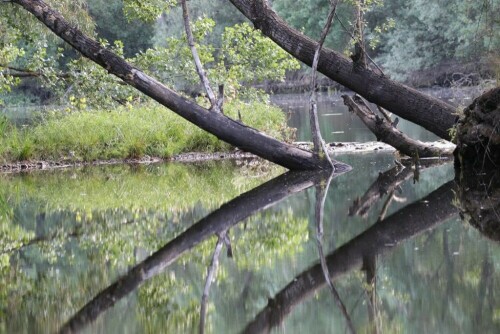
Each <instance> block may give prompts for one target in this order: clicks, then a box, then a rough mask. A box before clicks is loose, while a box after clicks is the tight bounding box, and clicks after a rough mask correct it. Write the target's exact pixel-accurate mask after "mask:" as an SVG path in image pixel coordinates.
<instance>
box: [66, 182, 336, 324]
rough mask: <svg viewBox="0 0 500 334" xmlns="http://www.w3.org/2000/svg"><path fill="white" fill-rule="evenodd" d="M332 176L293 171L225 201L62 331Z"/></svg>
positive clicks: (91, 317)
mask: <svg viewBox="0 0 500 334" xmlns="http://www.w3.org/2000/svg"><path fill="white" fill-rule="evenodd" d="M328 176H329V174H327V175H325V173H317V172H289V173H286V174H284V175H282V176H279V177H277V178H275V179H273V180H271V181H268V182H266V183H264V184H263V185H261V186H259V187H257V188H255V189H253V190H250V191H248V192H246V193H244V194H242V195H240V196H238V197H236V198H235V199H233V200H232V201H230V202H227V203H225V204H223V205H222V206H221V207H220V208H219V209H217V210H215V211H213V212H212V213H210V214H209V215H208V216H206V217H205V218H203V219H201V220H200V221H199V222H198V223H196V224H195V225H193V226H191V227H190V228H188V229H187V230H186V231H185V232H184V233H182V234H181V235H179V236H178V237H177V238H175V239H174V240H172V241H170V242H169V243H167V244H166V245H165V246H163V247H162V248H161V249H159V250H158V251H157V252H155V253H154V254H153V255H151V256H150V257H148V258H147V259H146V260H144V261H143V262H141V263H139V264H138V265H136V266H135V267H134V268H132V269H131V270H130V271H129V272H128V273H127V274H126V275H125V276H123V277H122V278H120V279H119V280H118V281H116V282H115V283H113V284H112V285H110V286H109V287H107V288H106V289H104V290H103V291H101V292H100V293H99V294H98V295H97V296H96V297H95V298H94V299H92V300H91V301H90V302H89V303H87V305H85V306H84V307H83V308H82V309H81V310H80V311H78V313H77V314H75V315H74V316H73V317H72V318H71V319H70V320H69V321H68V322H67V323H66V324H65V325H64V327H63V328H62V329H61V332H64V333H67V332H73V331H79V330H81V329H83V328H84V327H85V326H86V325H88V324H89V323H90V322H92V321H94V320H95V319H96V318H97V317H98V316H99V315H100V314H101V313H102V312H104V311H106V310H107V309H108V308H110V307H112V306H113V305H114V304H115V303H116V302H118V301H119V300H120V299H121V298H123V297H125V296H126V295H128V294H129V293H130V292H132V291H133V290H135V289H136V288H137V287H139V285H141V284H142V283H143V282H144V281H146V280H148V279H150V278H151V277H153V276H155V275H157V274H159V273H161V272H162V271H163V270H165V268H167V267H168V266H169V265H171V264H172V263H173V262H174V261H176V260H177V259H178V258H179V257H180V256H181V255H182V254H184V253H185V252H187V251H189V250H190V249H192V248H193V247H195V246H196V245H198V244H199V243H201V242H202V241H204V240H207V239H208V238H209V237H210V236H212V235H215V234H218V233H222V232H223V231H227V230H228V229H229V228H230V227H231V226H233V225H235V224H237V223H239V222H241V221H242V220H244V219H246V218H248V217H250V216H251V215H252V214H254V213H256V212H258V211H260V210H263V209H265V208H267V207H270V206H272V205H274V204H276V203H277V202H279V201H281V200H283V199H284V198H286V197H288V196H290V195H292V194H295V193H298V192H300V191H302V190H304V189H307V188H309V187H311V186H313V185H315V184H316V183H318V182H320V181H321V180H323V179H324V178H325V177H328Z"/></svg>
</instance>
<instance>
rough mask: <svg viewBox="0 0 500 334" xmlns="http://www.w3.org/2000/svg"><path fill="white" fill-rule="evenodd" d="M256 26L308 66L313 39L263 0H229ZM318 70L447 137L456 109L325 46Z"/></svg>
mask: <svg viewBox="0 0 500 334" xmlns="http://www.w3.org/2000/svg"><path fill="white" fill-rule="evenodd" d="M230 1H231V3H232V4H233V5H234V6H235V7H236V8H238V9H239V10H240V11H241V12H242V13H243V15H245V16H246V17H247V18H248V19H249V20H251V21H252V22H253V23H254V25H255V26H256V28H257V29H260V30H261V31H262V33H263V34H264V35H266V36H268V37H269V38H271V39H272V40H273V41H274V42H275V43H276V44H278V45H279V46H280V47H282V48H283V49H284V50H285V51H287V52H288V53H290V54H291V55H293V56H294V57H295V58H297V59H298V60H300V61H302V62H304V63H305V64H307V65H309V66H310V65H311V64H312V61H313V58H314V50H315V49H316V46H317V42H315V41H313V40H312V39H310V38H308V37H307V36H305V35H304V34H302V33H301V32H299V31H297V30H295V29H292V28H290V26H289V25H287V24H286V23H285V22H284V21H283V19H282V18H280V17H279V16H278V15H277V14H276V12H275V11H273V10H272V9H271V8H270V6H269V4H268V2H267V1H265V0H230ZM318 71H319V72H321V73H323V74H324V75H326V76H327V77H329V78H330V79H332V80H335V81H336V82H338V83H339V84H341V85H343V86H345V87H347V88H349V89H351V90H352V91H354V92H356V93H358V94H361V95H362V96H364V97H365V98H366V99H367V100H368V101H370V102H372V103H375V104H377V105H380V106H381V107H383V108H385V109H387V110H389V111H390V112H392V113H394V114H396V115H398V116H400V117H403V118H405V119H407V120H409V121H411V122H414V123H416V124H418V125H421V126H423V127H424V128H426V129H427V130H429V131H431V132H433V133H435V134H436V135H437V136H439V137H441V138H443V139H447V140H450V139H451V136H450V134H449V133H448V130H449V129H450V128H452V127H453V126H454V125H455V122H456V120H457V119H458V117H457V116H456V115H455V112H456V108H455V107H454V106H452V105H450V104H448V103H446V102H443V101H440V100H439V99H437V98H434V97H431V96H427V95H425V94H423V93H422V92H419V91H418V90H416V89H413V88H410V87H407V86H405V85H402V84H400V83H398V82H395V81H393V80H391V79H389V78H388V77H387V76H384V75H382V74H379V73H375V72H374V71H372V70H371V69H369V68H366V69H358V70H356V71H353V63H352V61H350V60H348V59H346V58H345V57H343V56H342V55H341V54H339V53H337V52H335V51H333V50H331V49H327V48H323V49H322V50H321V57H320V60H319V63H318Z"/></svg>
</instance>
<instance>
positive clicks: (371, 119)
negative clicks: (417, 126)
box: [342, 95, 453, 158]
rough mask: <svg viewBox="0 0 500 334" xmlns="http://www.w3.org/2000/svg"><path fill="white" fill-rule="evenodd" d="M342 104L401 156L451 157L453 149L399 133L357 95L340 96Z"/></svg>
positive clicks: (378, 138)
mask: <svg viewBox="0 0 500 334" xmlns="http://www.w3.org/2000/svg"><path fill="white" fill-rule="evenodd" d="M342 98H343V99H344V104H345V105H346V106H347V107H348V108H349V111H351V112H352V113H354V114H356V115H357V116H358V117H359V118H360V119H361V121H363V123H364V124H365V125H366V126H367V127H368V128H369V129H370V131H371V132H373V134H374V135H375V136H376V137H377V140H379V141H382V142H384V143H387V144H389V145H391V146H392V147H394V148H395V149H397V150H398V151H399V152H401V153H402V154H405V155H407V156H409V157H417V158H430V157H441V156H452V155H453V149H451V148H440V147H436V146H433V145H432V144H427V143H423V142H421V141H419V140H414V139H411V138H410V137H408V136H407V135H405V134H404V133H403V132H401V131H399V130H398V129H397V128H396V127H395V126H393V125H392V124H390V123H389V122H387V120H385V121H384V120H383V119H382V118H380V117H378V116H377V115H375V113H374V112H373V111H372V110H371V109H370V108H369V107H368V106H367V105H366V103H365V102H364V101H363V99H361V97H359V96H358V95H354V96H353V97H352V98H351V97H350V96H348V95H342Z"/></svg>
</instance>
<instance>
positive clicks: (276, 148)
mask: <svg viewBox="0 0 500 334" xmlns="http://www.w3.org/2000/svg"><path fill="white" fill-rule="evenodd" d="M12 2H13V3H16V4H18V5H20V6H22V7H23V8H24V9H25V10H27V11H28V12H30V13H32V14H33V15H34V16H35V17H36V18H37V19H38V20H40V21H41V22H42V23H43V24H44V25H46V26H47V27H48V28H49V29H50V30H52V31H53V32H54V33H55V34H56V35H58V36H59V37H61V38H62V39H63V40H65V41H66V42H67V43H68V44H70V45H71V46H72V47H73V48H74V49H75V50H77V51H78V52H80V53H81V54H82V55H83V56H85V57H87V58H89V59H90V60H92V61H94V62H95V63H97V64H99V65H100V66H102V67H103V68H105V69H106V70H107V71H108V72H109V73H111V74H114V75H115V76H117V77H118V78H120V79H122V80H123V81H124V82H126V83H127V84H129V85H131V86H133V87H135V88H136V89H138V90H139V91H141V92H143V93H144V94H146V95H148V96H150V97H151V98H153V99H154V100H156V101H158V102H159V103H161V104H162V105H164V106H166V107H167V108H169V109H170V110H172V111H173V112H175V113H177V114H178V115H180V116H181V117H183V118H185V119H186V120H188V121H190V122H191V123H193V124H195V125H197V126H198V127H200V128H202V129H203V130H205V131H207V132H209V133H211V134H213V135H215V136H216V137H217V138H219V139H221V140H223V141H225V142H227V143H229V144H231V145H234V146H236V147H239V148H240V149H242V150H244V151H248V152H251V153H254V154H256V155H258V156H260V157H262V158H264V159H266V160H269V161H271V162H274V163H276V164H278V165H281V166H283V167H285V168H288V169H291V170H317V169H325V170H331V168H332V167H331V166H330V165H329V164H328V161H326V160H324V159H323V160H322V159H319V158H318V157H317V156H315V155H313V154H312V152H309V151H306V150H302V149H299V148H297V147H294V146H292V145H289V144H286V143H282V142H280V141H278V140H276V139H274V138H272V137H270V136H267V135H266V134H264V133H261V132H259V131H257V130H255V129H253V128H250V127H248V126H245V125H243V124H241V123H239V122H237V121H234V120H232V119H230V118H228V117H226V116H224V115H222V114H220V113H214V112H210V111H209V110H207V109H204V108H202V107H200V106H199V105H197V104H195V103H194V102H192V101H190V100H188V99H185V98H183V97H182V96H180V95H179V94H178V93H176V92H175V91H173V90H171V89H169V88H168V87H166V86H164V85H163V84H161V83H160V82H158V81H157V80H155V79H154V78H152V77H150V76H148V75H146V74H145V73H143V72H141V71H140V70H138V69H137V68H134V67H133V66H131V65H130V64H129V63H127V62H126V61H125V60H124V59H123V58H121V57H119V56H117V55H116V54H114V53H113V52H111V51H110V50H108V49H106V48H104V47H102V46H101V45H100V44H99V43H98V42H97V41H95V40H93V39H91V38H89V37H88V36H86V35H85V34H83V33H82V32H81V31H80V30H79V29H77V28H76V27H73V26H71V25H70V24H69V23H68V22H67V21H66V20H65V19H64V18H63V17H62V16H61V15H60V14H59V13H58V12H56V11H54V10H52V9H51V8H50V7H49V6H48V5H47V4H46V3H45V2H43V1H41V0H13V1H12ZM345 167H346V166H345V165H344V164H341V163H335V166H334V168H338V169H339V168H340V169H343V170H345Z"/></svg>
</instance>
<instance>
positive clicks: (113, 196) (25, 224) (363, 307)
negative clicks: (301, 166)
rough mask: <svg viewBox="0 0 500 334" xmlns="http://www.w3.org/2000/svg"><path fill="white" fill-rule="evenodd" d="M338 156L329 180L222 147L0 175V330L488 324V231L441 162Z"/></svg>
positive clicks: (497, 284) (492, 308) (468, 327)
mask: <svg viewBox="0 0 500 334" xmlns="http://www.w3.org/2000/svg"><path fill="white" fill-rule="evenodd" d="M325 99H327V98H326V97H325ZM291 100H292V98H289V99H288V101H291ZM339 104H340V103H339ZM325 106H328V107H327V108H330V104H327V103H325ZM320 112H321V113H322V114H328V113H343V112H341V111H340V112H339V111H335V112H330V111H328V110H326V109H325V108H324V109H322V110H321V111H320ZM298 113H299V114H300V112H298ZM301 117H303V116H302V115H297V112H294V114H293V115H292V117H291V121H292V122H293V120H294V118H301ZM323 117H337V118H339V119H340V118H342V117H343V119H344V120H347V122H348V123H347V125H343V126H341V125H339V124H338V122H332V123H331V124H329V125H328V126H327V127H330V128H331V129H334V128H335V127H336V126H340V128H341V129H343V130H344V131H345V133H344V134H343V135H344V137H340V138H339V139H338V138H337V137H335V138H334V137H331V138H328V137H327V136H325V137H327V138H326V139H327V140H328V141H340V140H346V141H347V140H349V141H361V140H371V139H370V138H369V136H370V134H369V133H365V132H364V131H363V130H360V131H357V130H355V129H356V128H358V127H359V124H358V123H356V120H354V119H352V118H351V116H350V115H349V114H347V115H343V116H323ZM349 122H351V123H349ZM349 124H351V125H350V126H351V130H349V131H347V129H348V128H349ZM335 129H336V128H335ZM323 130H324V129H323ZM335 131H336V130H335ZM414 131H416V132H418V131H421V130H418V129H417V130H414ZM331 132H334V131H333V130H332V131H331ZM303 133H305V130H299V132H298V134H299V138H298V139H299V140H301V138H300V136H301V135H303ZM335 135H338V133H337V134H335ZM365 136H366V137H365ZM422 136H427V135H426V134H425V133H424V134H422ZM349 138H351V139H349ZM337 159H338V160H341V161H343V162H346V163H348V164H350V165H351V166H352V167H353V171H351V172H349V173H345V174H341V175H335V176H334V177H333V179H331V182H330V184H329V187H328V189H325V185H326V184H328V176H322V175H317V174H316V175H314V174H313V175H310V174H309V175H308V174H296V173H288V174H285V175H284V173H285V170H283V169H281V168H279V167H274V166H271V165H268V164H260V165H255V164H252V163H251V162H244V163H236V162H231V161H226V162H210V163H203V164H196V165H182V164H173V163H172V164H166V165H165V164H164V165H150V166H108V167H96V168H85V169H79V170H65V171H49V172H34V173H30V174H25V175H0V236H1V238H0V331H1V332H5V333H37V332H58V331H63V332H70V331H83V332H85V333H96V332H97V333H184V332H187V333H191V332H198V331H200V324H201V327H202V328H201V329H202V330H203V331H205V332H207V333H239V332H249V333H250V332H268V331H271V332H277V333H281V332H285V333H345V332H347V331H348V326H347V324H348V323H349V322H350V323H352V326H353V327H354V329H355V331H356V332H359V333H385V332H398V333H400V332H401V333H427V332H438V333H472V332H474V333H475V332H481V333H498V332H500V296H499V295H498V291H500V274H499V273H500V246H499V244H498V243H497V242H495V241H492V240H491V239H489V238H487V237H485V236H483V235H482V234H481V233H479V232H478V231H477V230H476V229H475V228H473V227H471V226H470V225H469V224H468V223H466V222H464V221H463V220H462V219H461V218H460V214H459V209H458V208H457V207H456V206H457V205H458V201H457V199H456V193H457V190H456V185H455V183H454V182H453V181H452V180H453V178H454V171H453V164H452V163H445V164H440V165H434V166H433V165H430V164H429V165H422V166H421V168H420V171H419V176H418V180H417V179H416V176H417V174H415V173H414V172H413V171H412V169H411V166H408V167H406V168H404V169H402V168H397V167H395V164H394V156H393V155H391V154H382V153H376V152H374V153H370V154H357V155H343V156H339V157H337ZM325 191H326V194H325V197H324V198H323V197H322V196H321V195H322V194H323V193H325ZM323 200H324V204H323V205H321V204H322V203H323ZM320 213H321V214H320ZM322 263H323V266H322V265H321V264H322ZM325 274H326V275H327V276H330V277H331V278H332V281H333V285H334V288H335V290H336V291H337V292H338V295H339V297H340V300H341V303H342V304H343V305H344V306H345V310H346V314H344V313H342V312H341V311H340V308H339V307H338V305H339V300H338V299H337V298H336V297H335V295H334V294H333V293H332V289H331V288H329V286H328V285H327V284H326V280H325ZM207 276H209V279H208V280H207ZM207 282H208V283H207Z"/></svg>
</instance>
